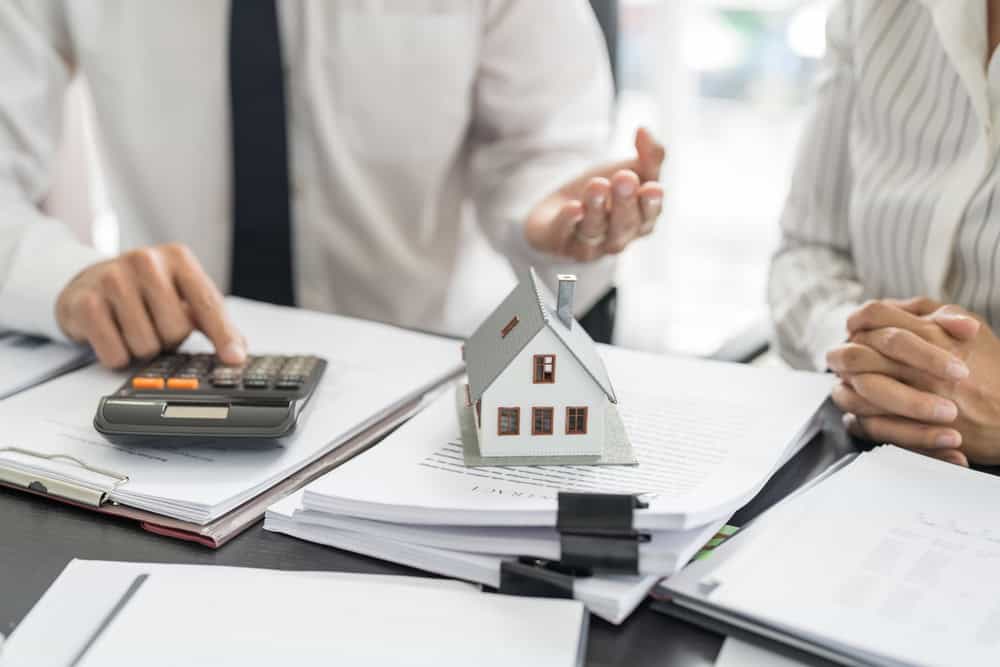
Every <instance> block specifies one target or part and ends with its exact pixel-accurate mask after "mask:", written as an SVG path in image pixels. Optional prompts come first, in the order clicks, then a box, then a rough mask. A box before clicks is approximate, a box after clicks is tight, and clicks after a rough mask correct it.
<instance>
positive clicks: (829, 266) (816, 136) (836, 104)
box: [768, 0, 863, 370]
mask: <svg viewBox="0 0 1000 667" xmlns="http://www.w3.org/2000/svg"><path fill="white" fill-rule="evenodd" d="M852 5H853V2H852V1H851V0H841V2H840V3H839V4H838V5H837V6H836V7H835V8H834V10H833V11H832V12H831V14H830V19H829V21H828V24H827V52H826V56H825V57H824V59H823V62H822V64H821V66H820V71H819V73H818V79H817V85H816V90H815V93H814V100H813V106H812V108H811V110H810V114H809V117H808V119H807V122H806V125H805V130H804V133H803V136H802V139H801V143H800V146H799V153H798V157H797V160H796V164H795V170H794V172H793V174H794V176H793V178H792V184H791V190H790V192H789V195H788V200H787V201H786V203H785V209H784V212H783V213H782V216H781V233H782V234H781V245H780V247H779V249H778V251H777V253H776V254H775V256H774V258H773V259H772V261H771V271H770V280H769V285H768V301H769V303H770V307H771V316H772V318H773V320H774V325H775V332H776V334H777V345H778V350H779V351H780V353H781V356H782V357H783V358H784V359H785V360H786V361H788V362H789V363H790V364H792V365H793V366H796V367H798V368H810V369H813V370H825V368H826V353H827V351H829V350H830V348H832V347H834V346H835V345H837V344H839V343H841V342H843V341H844V340H846V338H847V316H848V315H849V314H850V313H851V311H853V310H854V309H855V308H857V307H858V305H859V302H860V301H861V297H862V292H863V288H862V285H861V282H860V280H859V279H858V275H857V272H856V268H855V265H854V259H853V257H852V254H851V242H850V235H849V229H848V222H849V217H848V216H849V211H850V195H851V187H852V184H851V179H852V174H851V165H850V155H849V152H848V144H849V141H848V138H849V135H850V122H851V115H852V108H853V105H854V95H855V81H854V68H853V63H852V56H853V54H852V51H853V44H852V43H851V33H852V25H851V24H852V18H851V15H852Z"/></svg>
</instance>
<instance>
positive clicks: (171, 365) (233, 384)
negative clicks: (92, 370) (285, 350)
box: [131, 354, 319, 392]
mask: <svg viewBox="0 0 1000 667" xmlns="http://www.w3.org/2000/svg"><path fill="white" fill-rule="evenodd" d="M318 363H319V359H318V358H317V357H314V356H309V355H306V356H282V355H261V356H251V357H248V358H247V360H246V362H245V363H243V364H241V365H227V364H223V363H222V362H220V361H219V360H218V359H217V358H215V357H214V356H213V355H210V354H174V355H168V356H163V357H159V358H157V359H155V360H153V361H152V362H150V363H149V365H147V366H146V367H145V368H143V369H142V370H141V371H139V372H138V373H137V374H136V375H135V376H134V377H133V378H132V382H131V384H132V388H133V389H136V390H140V391H143V390H145V391H162V390H164V389H165V390H167V391H171V392H173V391H177V392H184V391H193V390H197V389H208V388H211V387H215V388H218V389H227V390H238V389H248V390H262V389H276V390H296V389H299V388H301V387H302V386H303V385H305V384H306V383H307V382H308V381H309V378H310V376H311V374H312V373H313V372H314V371H315V370H316V367H317V365H318Z"/></svg>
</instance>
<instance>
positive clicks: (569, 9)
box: [471, 0, 615, 310]
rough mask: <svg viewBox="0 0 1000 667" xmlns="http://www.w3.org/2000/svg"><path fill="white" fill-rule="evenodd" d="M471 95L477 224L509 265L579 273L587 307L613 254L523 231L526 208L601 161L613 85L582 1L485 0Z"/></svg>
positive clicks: (581, 299)
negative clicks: (586, 253) (559, 253)
mask: <svg viewBox="0 0 1000 667" xmlns="http://www.w3.org/2000/svg"><path fill="white" fill-rule="evenodd" d="M486 7H487V10H486V15H485V25H484V26H483V46H482V50H481V56H480V63H479V71H478V74H477V80H476V86H475V91H474V104H475V107H474V114H473V129H472V135H471V141H472V155H471V177H472V183H473V192H474V198H475V203H476V213H477V217H478V221H479V224H480V226H481V227H482V228H483V231H484V232H485V233H486V235H487V237H488V238H489V239H490V241H491V243H492V244H493V246H494V247H495V248H496V249H497V250H498V251H500V252H502V253H504V254H505V255H506V256H507V257H508V258H509V260H510V261H511V264H512V265H513V267H514V268H515V270H520V269H524V268H526V267H527V266H529V265H530V266H535V267H536V268H537V269H539V273H540V275H542V277H543V278H544V279H545V280H546V282H549V283H552V282H553V279H554V276H555V274H556V273H576V274H577V275H578V288H577V289H578V291H577V305H578V307H579V308H580V309H581V310H583V309H585V308H586V307H589V305H590V304H592V303H593V302H594V301H596V300H597V298H599V297H600V296H601V294H602V293H603V292H604V290H606V289H607V288H608V286H609V284H610V278H611V275H612V273H613V270H614V266H615V260H614V258H605V259H602V260H599V261H597V262H593V263H590V264H585V265H584V264H577V263H574V262H572V261H571V260H557V259H556V258H554V257H552V256H549V255H545V254H543V253H539V252H537V251H535V250H534V249H533V248H531V247H530V245H529V244H528V242H527V240H526V239H525V237H524V222H525V220H526V219H527V217H528V214H529V213H530V211H531V210H532V209H533V208H534V207H535V206H536V205H537V204H538V203H539V202H540V201H541V200H542V199H543V198H544V197H546V196H547V195H549V194H551V193H552V192H554V191H555V190H556V189H557V188H558V187H560V186H562V185H564V184H565V183H566V182H568V181H569V180H571V179H573V178H575V177H577V176H579V175H580V174H582V173H584V172H585V171H586V170H588V169H591V168H593V167H594V166H595V164H598V163H600V162H601V161H602V160H604V159H606V157H607V155H606V151H607V143H608V138H609V133H610V128H611V111H612V105H613V86H612V79H611V68H610V63H609V61H608V54H607V48H606V45H605V43H604V37H603V35H602V33H601V30H600V26H599V25H598V24H597V20H596V18H595V16H594V13H593V11H592V10H591V8H590V5H589V3H588V2H587V0H558V2H538V1H537V0H488V2H487V3H486Z"/></svg>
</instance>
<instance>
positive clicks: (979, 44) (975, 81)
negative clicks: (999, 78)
mask: <svg viewBox="0 0 1000 667" xmlns="http://www.w3.org/2000/svg"><path fill="white" fill-rule="evenodd" d="M916 2H919V3H920V4H922V5H924V6H925V7H927V9H928V10H929V11H930V13H931V16H932V17H933V20H934V28H935V30H936V31H937V34H938V39H940V40H941V45H942V46H943V47H944V50H945V52H946V53H947V54H948V58H949V59H950V60H951V62H952V65H953V66H954V67H955V71H957V72H958V75H959V77H961V79H962V83H963V84H964V85H965V88H966V90H967V92H968V93H969V97H970V99H971V100H972V106H973V108H974V109H975V111H976V115H977V116H978V117H979V120H980V122H981V124H982V125H990V124H991V112H990V101H989V87H988V86H989V84H988V81H987V78H986V49H987V47H988V44H987V35H986V18H987V17H986V2H985V0H916Z"/></svg>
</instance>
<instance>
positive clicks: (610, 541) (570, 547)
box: [556, 493, 650, 574]
mask: <svg viewBox="0 0 1000 667" xmlns="http://www.w3.org/2000/svg"><path fill="white" fill-rule="evenodd" d="M647 507H649V504H648V503H645V502H643V501H641V500H639V498H638V497H637V496H635V495H630V494H611V493H560V494H559V513H558V517H557V519H556V530H558V531H559V535H560V543H561V554H560V559H559V563H560V565H562V566H563V567H566V568H569V569H570V570H573V571H577V572H580V571H587V572H611V573H616V574H639V545H640V544H641V543H644V542H648V541H649V539H650V537H649V535H648V534H647V533H640V532H638V531H637V530H635V528H634V516H633V514H634V512H635V510H637V509H645V508H647Z"/></svg>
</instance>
